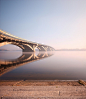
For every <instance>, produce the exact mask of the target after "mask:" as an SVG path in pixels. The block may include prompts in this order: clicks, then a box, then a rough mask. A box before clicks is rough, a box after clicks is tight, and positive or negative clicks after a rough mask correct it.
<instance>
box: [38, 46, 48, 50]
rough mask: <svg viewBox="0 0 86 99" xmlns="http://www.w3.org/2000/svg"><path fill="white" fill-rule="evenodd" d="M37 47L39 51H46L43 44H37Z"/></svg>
mask: <svg viewBox="0 0 86 99" xmlns="http://www.w3.org/2000/svg"><path fill="white" fill-rule="evenodd" d="M37 48H38V49H39V51H46V48H45V47H44V46H38V47H37Z"/></svg>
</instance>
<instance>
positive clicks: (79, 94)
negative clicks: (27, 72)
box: [0, 86, 86, 99]
mask: <svg viewBox="0 0 86 99" xmlns="http://www.w3.org/2000/svg"><path fill="white" fill-rule="evenodd" d="M0 98H1V99H86V86H0Z"/></svg>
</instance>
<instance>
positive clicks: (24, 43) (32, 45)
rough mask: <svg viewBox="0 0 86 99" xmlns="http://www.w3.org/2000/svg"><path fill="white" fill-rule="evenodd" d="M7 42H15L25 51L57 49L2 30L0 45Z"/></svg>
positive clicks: (0, 32)
mask: <svg viewBox="0 0 86 99" xmlns="http://www.w3.org/2000/svg"><path fill="white" fill-rule="evenodd" d="M6 44H13V45H16V46H18V47H20V48H21V49H22V51H23V52H34V51H35V49H36V48H38V49H39V51H54V50H55V49H54V48H53V47H51V46H48V45H44V44H39V43H36V42H31V41H28V40H25V39H22V38H19V37H16V36H14V35H12V34H10V33H7V32H5V31H3V30H0V47H1V46H3V45H6Z"/></svg>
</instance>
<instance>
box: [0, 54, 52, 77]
mask: <svg viewBox="0 0 86 99" xmlns="http://www.w3.org/2000/svg"><path fill="white" fill-rule="evenodd" d="M52 55H53V53H47V52H44V53H41V52H39V53H38V55H36V54H35V53H34V52H33V53H32V52H31V53H30V52H28V53H22V55H21V56H20V57H18V58H17V59H14V60H13V59H12V60H0V76H1V75H3V74H5V73H7V72H9V71H11V70H13V69H15V68H17V67H19V66H22V65H25V64H27V63H30V62H34V61H37V60H41V59H44V58H47V57H50V56H52Z"/></svg>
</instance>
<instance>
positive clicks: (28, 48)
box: [23, 45, 34, 52]
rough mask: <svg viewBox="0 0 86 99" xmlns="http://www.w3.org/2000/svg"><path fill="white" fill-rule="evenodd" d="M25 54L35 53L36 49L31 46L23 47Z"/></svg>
mask: <svg viewBox="0 0 86 99" xmlns="http://www.w3.org/2000/svg"><path fill="white" fill-rule="evenodd" d="M23 47H24V49H23V52H34V49H33V48H32V47H31V46H30V45H23Z"/></svg>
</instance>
